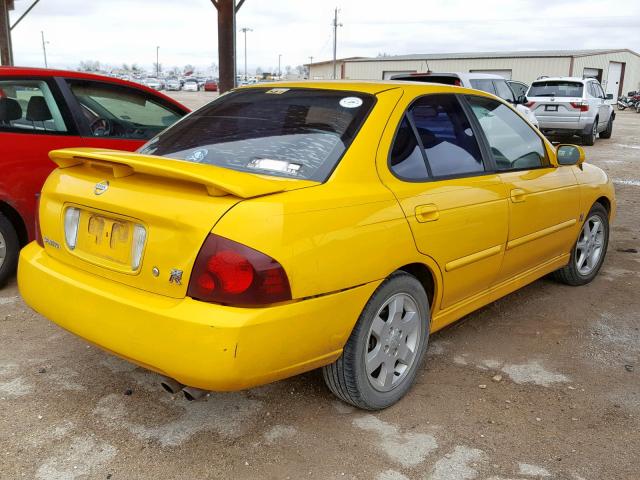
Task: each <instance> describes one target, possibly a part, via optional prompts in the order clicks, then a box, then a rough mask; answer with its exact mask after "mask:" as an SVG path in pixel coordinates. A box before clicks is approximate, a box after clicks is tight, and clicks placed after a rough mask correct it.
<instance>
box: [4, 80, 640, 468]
mask: <svg viewBox="0 0 640 480" xmlns="http://www.w3.org/2000/svg"><path fill="white" fill-rule="evenodd" d="M174 95H175V96H176V98H178V99H179V100H180V101H182V102H184V103H185V104H186V105H187V106H189V107H191V108H196V107H198V106H200V105H202V104H204V103H206V102H207V101H209V100H210V99H212V98H214V97H215V95H216V94H213V93H205V92H198V93H191V92H176V93H175V94H174ZM617 115H618V117H617V119H616V122H615V127H614V131H613V136H612V138H611V139H610V140H602V139H599V140H597V141H596V144H595V146H593V147H585V150H586V152H587V161H588V162H591V163H594V164H596V165H598V166H600V167H601V168H603V169H604V170H605V171H606V172H607V173H608V174H609V176H610V177H612V178H613V179H614V181H615V183H616V192H617V198H618V216H617V218H616V219H615V221H614V223H613V226H612V236H611V240H610V244H609V251H608V256H607V259H606V261H605V264H604V266H603V269H602V271H601V273H600V275H599V276H598V277H597V278H596V280H595V281H594V282H592V283H591V284H589V285H587V286H584V287H579V288H575V287H568V286H565V285H561V284H559V283H556V282H554V281H553V280H550V279H542V280H540V281H537V282H535V283H533V284H531V285H529V286H527V287H525V288H523V289H522V290H520V291H518V292H516V293H513V294H511V295H509V296H507V297H505V298H503V299H501V300H499V301H497V302H494V303H492V304H490V305H489V306H487V307H485V308H483V309H481V310H480V311H478V312H475V313H473V314H471V315H468V316H467V317H465V319H463V320H462V321H460V322H458V323H457V324H454V325H453V326H451V327H449V328H446V329H444V330H443V331H441V332H439V333H437V334H435V335H433V336H432V338H431V341H430V345H429V352H428V358H427V362H426V365H425V368H423V370H422V371H421V373H420V374H419V376H418V379H417V383H416V386H415V387H414V388H413V389H412V390H411V391H410V392H409V394H408V395H407V396H406V397H405V398H404V399H403V400H402V401H400V402H399V403H398V404H396V405H395V406H393V407H391V408H389V409H387V410H385V411H382V412H376V413H368V412H364V411H359V410H356V409H354V408H352V407H349V406H347V405H345V404H343V403H340V402H339V401H337V400H336V399H335V397H333V395H332V394H330V393H329V391H328V390H327V389H326V387H325V386H324V382H323V381H322V378H321V375H320V374H319V373H318V372H310V373H307V374H305V375H302V376H298V377H295V378H292V379H289V380H285V381H281V382H278V383H275V384H272V385H268V386H265V387H261V388H257V389H253V390H249V391H245V392H238V393H225V394H211V395H209V396H208V397H205V398H204V399H203V400H201V401H197V402H191V403H190V402H187V401H186V400H184V398H183V397H182V396H181V395H176V396H172V395H170V394H168V393H166V392H165V391H164V390H162V388H161V387H160V386H159V378H160V377H159V376H158V375H156V374H153V373H150V372H148V371H146V370H144V369H142V368H139V367H136V366H135V365H131V364H129V363H127V362H125V361H123V360H120V359H118V358H115V357H113V356H111V355H110V354H108V353H105V352H104V351H102V350H100V349H98V348H96V347H94V346H91V345H88V344H87V343H86V342H84V341H83V340H81V339H79V338H77V337H75V336H73V335H71V334H68V333H67V332H65V331H63V330H61V329H60V328H59V327H57V326H56V325H54V324H52V323H50V322H48V321H47V320H45V319H44V318H43V317H41V316H40V315H38V314H36V313H34V312H33V311H32V310H30V309H29V308H28V307H27V306H26V305H25V304H24V303H23V302H22V300H21V299H20V296H19V293H18V289H17V285H16V282H15V279H14V280H13V281H11V282H10V284H9V286H8V287H7V288H4V289H2V290H0V345H2V348H0V478H2V479H5V478H6V479H15V478H36V479H47V480H56V479H111V480H117V479H136V478H158V479H161V478H177V479H182V478H184V479H187V478H189V479H205V478H240V479H244V478H273V479H285V478H291V479H296V478H309V479H333V478H347V479H349V478H351V479H379V480H402V479H431V480H446V479H451V480H454V479H455V480H458V479H479V480H490V479H491V480H508V479H511V480H516V479H517V480H525V479H545V478H549V479H563V480H564V479H568V480H607V479H616V480H622V479H629V480H632V479H638V478H639V474H638V472H639V471H640V459H639V458H638V451H639V449H640V436H639V435H638V431H640V430H639V429H640V359H639V357H640V315H639V313H638V312H639V311H640V295H638V291H639V290H640V254H639V253H638V250H639V249H640V245H639V244H640V241H639V236H640V226H639V225H640V173H639V172H640V170H639V163H640V139H639V138H638V132H640V115H639V114H636V113H632V112H617ZM41 287H42V288H43V289H46V288H47V285H42V286H41ZM69 301H70V302H72V301H73V299H69Z"/></svg>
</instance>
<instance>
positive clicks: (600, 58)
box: [310, 52, 640, 94]
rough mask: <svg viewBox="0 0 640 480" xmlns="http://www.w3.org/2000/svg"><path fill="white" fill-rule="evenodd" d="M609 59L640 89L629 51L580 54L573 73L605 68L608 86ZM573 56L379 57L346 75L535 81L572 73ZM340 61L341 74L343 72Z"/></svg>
mask: <svg viewBox="0 0 640 480" xmlns="http://www.w3.org/2000/svg"><path fill="white" fill-rule="evenodd" d="M609 62H623V63H625V64H626V66H625V74H624V85H623V93H625V94H626V93H627V92H628V91H629V90H640V57H638V56H636V55H633V54H631V53H628V52H619V53H608V54H603V55H592V56H589V57H576V58H575V59H574V62H573V75H575V76H577V77H581V76H582V75H583V73H584V69H585V68H598V69H601V70H602V84H603V86H605V88H606V82H607V74H608V71H609ZM570 68H571V59H570V58H567V57H547V58H473V59H451V60H431V61H429V66H428V67H427V64H426V62H425V61H424V60H385V59H383V58H381V59H379V60H373V61H366V62H358V61H346V62H345V64H344V78H345V79H350V80H382V79H383V78H384V74H385V72H393V73H398V72H416V71H417V72H424V71H427V70H428V69H431V71H434V72H469V71H471V70H511V78H512V79H513V80H520V81H523V82H526V83H531V82H532V81H534V80H535V79H536V78H538V77H539V76H541V75H547V76H550V77H551V76H568V75H569V71H570ZM340 71H341V70H340V64H338V76H340ZM332 76H333V65H332V64H331V63H324V64H318V65H312V66H311V75H310V78H311V79H316V80H330V79H331V78H332Z"/></svg>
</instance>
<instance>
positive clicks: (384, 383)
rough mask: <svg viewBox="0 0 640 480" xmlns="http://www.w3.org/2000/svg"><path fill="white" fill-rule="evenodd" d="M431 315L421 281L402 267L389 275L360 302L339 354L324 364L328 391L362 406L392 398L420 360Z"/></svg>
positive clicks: (405, 385)
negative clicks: (363, 305) (366, 300)
mask: <svg viewBox="0 0 640 480" xmlns="http://www.w3.org/2000/svg"><path fill="white" fill-rule="evenodd" d="M393 312H396V314H395V315H394V314H393ZM430 320H431V315H430V310H429V299H428V298H427V294H426V293H425V291H424V288H423V287H422V284H421V283H420V282H419V281H418V280H417V279H416V278H415V277H414V276H412V275H409V274H407V273H404V272H398V273H394V274H393V275H391V276H390V277H389V278H387V279H386V280H385V281H384V282H382V284H381V285H380V286H379V287H378V288H377V289H376V291H375V292H374V294H373V295H372V296H371V298H370V299H369V301H368V302H367V304H366V305H365V307H364V309H363V310H362V313H361V314H360V317H359V318H358V322H357V323H356V325H355V327H354V329H353V331H352V332H351V336H350V337H349V340H348V341H347V343H346V345H345V347H344V350H343V352H342V356H340V358H338V359H337V360H336V361H335V362H334V363H332V364H331V365H327V366H326V367H323V369H322V375H323V377H324V381H325V383H326V384H327V387H329V390H331V391H332V392H333V394H334V395H336V396H337V397H338V398H339V399H340V400H342V401H344V402H347V403H350V404H351V405H354V406H356V407H358V408H362V409H365V410H381V409H383V408H387V407H389V406H391V405H393V404H394V403H396V402H397V401H398V400H400V399H401V398H402V397H403V396H404V395H405V394H406V393H407V392H408V391H409V389H410V388H411V386H412V385H413V382H414V380H415V377H416V375H417V372H418V370H419V369H420V366H421V365H422V363H423V360H424V356H425V352H426V349H427V342H428V339H429V326H430ZM412 347H413V348H412ZM378 364H379V365H378Z"/></svg>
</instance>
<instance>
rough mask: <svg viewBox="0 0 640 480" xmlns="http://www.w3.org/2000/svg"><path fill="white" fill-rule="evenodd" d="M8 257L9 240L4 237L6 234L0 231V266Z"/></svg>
mask: <svg viewBox="0 0 640 480" xmlns="http://www.w3.org/2000/svg"><path fill="white" fill-rule="evenodd" d="M6 258H7V242H6V241H5V239H4V235H2V232H0V267H2V265H3V264H4V261H5V259H6Z"/></svg>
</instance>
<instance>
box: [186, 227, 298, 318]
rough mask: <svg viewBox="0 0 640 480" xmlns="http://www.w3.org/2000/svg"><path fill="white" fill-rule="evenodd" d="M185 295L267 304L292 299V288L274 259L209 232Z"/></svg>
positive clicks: (204, 299) (233, 303)
mask: <svg viewBox="0 0 640 480" xmlns="http://www.w3.org/2000/svg"><path fill="white" fill-rule="evenodd" d="M187 295H189V296H190V297H192V298H195V299H197V300H202V301H205V302H213V303H223V304H226V305H238V306H240V305H266V304H270V303H277V302H283V301H286V300H291V288H290V286H289V279H288V278H287V274H286V272H285V271H284V268H282V265H280V264H279V263H278V262H277V261H276V260H274V259H273V258H271V257H269V256H268V255H265V254H264V253H261V252H258V251H257V250H254V249H253V248H250V247H247V246H246V245H242V244H241V243H238V242H234V241H233V240H229V239H228V238H224V237H220V236H218V235H214V234H210V235H209V236H208V237H207V239H206V240H205V242H204V245H203V246H202V248H201V249H200V253H198V257H197V258H196V262H195V264H194V266H193V271H192V272H191V279H190V281H189V288H188V290H187Z"/></svg>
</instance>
